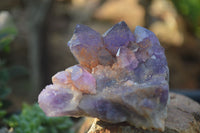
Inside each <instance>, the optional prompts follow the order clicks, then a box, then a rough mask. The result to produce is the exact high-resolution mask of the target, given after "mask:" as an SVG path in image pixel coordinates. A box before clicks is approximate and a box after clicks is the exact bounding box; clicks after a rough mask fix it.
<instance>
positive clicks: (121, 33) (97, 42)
mask: <svg viewBox="0 0 200 133" xmlns="http://www.w3.org/2000/svg"><path fill="white" fill-rule="evenodd" d="M68 45H69V47H70V50H71V52H72V53H73V55H74V56H75V57H76V59H77V60H78V61H79V63H80V64H78V65H75V66H72V67H70V68H67V69H66V70H65V71H61V72H58V73H57V74H56V75H54V76H53V77H52V82H53V85H49V86H47V87H46V88H45V89H44V90H43V91H42V92H41V93H40V95H39V100H38V102H39V105H40V107H41V108H42V109H43V111H44V112H45V113H46V114H47V115H48V116H63V115H68V116H91V117H97V118H99V119H101V120H103V121H107V122H111V123H119V122H128V123H129V124H131V125H134V126H136V127H142V128H146V129H151V128H154V129H159V130H162V131H163V130H164V120H165V119H166V117H167V111H166V110H167V104H168V101H169V85H168V80H169V78H168V76H169V70H168V66H167V60H166V57H165V53H164V48H163V47H162V46H161V45H160V43H159V40H158V39H157V37H156V36H155V34H154V33H153V32H151V31H149V30H147V29H145V28H143V27H140V26H137V27H136V29H135V32H134V34H132V32H131V31H130V29H129V28H128V26H127V25H126V23H125V22H120V23H118V24H116V25H114V26H113V27H112V28H111V29H110V30H108V31H107V32H106V33H105V34H104V35H103V37H102V36H101V35H100V34H99V33H98V32H96V31H94V30H92V29H90V28H89V27H87V26H84V25H78V26H77V27H76V29H75V31H74V35H73V36H72V39H71V40H70V41H69V42H68Z"/></svg>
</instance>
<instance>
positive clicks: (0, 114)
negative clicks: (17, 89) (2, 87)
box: [0, 102, 6, 119]
mask: <svg viewBox="0 0 200 133" xmlns="http://www.w3.org/2000/svg"><path fill="white" fill-rule="evenodd" d="M2 106H3V104H2V102H0V119H2V118H3V117H4V116H5V115H6V111H5V110H3V109H2Z"/></svg>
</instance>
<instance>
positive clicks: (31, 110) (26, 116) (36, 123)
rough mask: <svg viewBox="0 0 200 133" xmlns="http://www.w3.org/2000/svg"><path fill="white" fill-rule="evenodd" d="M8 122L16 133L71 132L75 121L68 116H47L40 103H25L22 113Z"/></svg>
mask: <svg viewBox="0 0 200 133" xmlns="http://www.w3.org/2000/svg"><path fill="white" fill-rule="evenodd" d="M7 123H8V125H9V126H10V127H13V128H14V131H15V133H71V131H70V127H71V126H72V125H73V122H72V121H71V120H70V118H68V117H47V116H46V115H45V114H44V112H43V111H42V110H41V109H40V107H39V106H38V104H35V105H33V106H29V105H27V104H24V105H23V109H22V113H21V114H20V115H14V116H12V117H11V118H10V119H9V120H7Z"/></svg>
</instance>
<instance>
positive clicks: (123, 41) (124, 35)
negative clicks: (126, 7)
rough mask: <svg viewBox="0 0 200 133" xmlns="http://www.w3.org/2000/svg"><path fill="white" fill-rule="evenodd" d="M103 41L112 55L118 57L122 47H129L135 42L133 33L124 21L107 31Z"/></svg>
mask: <svg viewBox="0 0 200 133" xmlns="http://www.w3.org/2000/svg"><path fill="white" fill-rule="evenodd" d="M103 39H104V45H105V46H106V48H107V49H108V50H109V51H110V52H111V53H112V55H116V53H117V50H118V49H119V48H120V47H121V46H127V45H128V44H129V42H130V41H134V40H135V38H134V36H133V34H132V32H131V31H130V29H129V28H128V26H127V24H126V23H125V22H124V21H122V22H119V23H117V24H116V25H114V26H113V27H112V28H110V29H109V30H108V31H106V33H104V35H103Z"/></svg>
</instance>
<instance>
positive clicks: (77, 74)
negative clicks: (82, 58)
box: [66, 65, 96, 94]
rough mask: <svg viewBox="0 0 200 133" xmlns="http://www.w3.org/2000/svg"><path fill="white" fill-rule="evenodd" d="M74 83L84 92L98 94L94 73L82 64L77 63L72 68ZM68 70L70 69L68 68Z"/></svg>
mask: <svg viewBox="0 0 200 133" xmlns="http://www.w3.org/2000/svg"><path fill="white" fill-rule="evenodd" d="M70 69H71V70H70V71H71V80H72V82H73V85H74V86H75V87H76V88H77V89H78V90H79V91H81V92H82V93H87V94H96V80H95V78H94V77H93V75H92V74H90V73H89V72H88V71H87V70H85V69H84V68H82V67H81V66H78V65H75V66H73V67H71V68H70ZM66 71H68V70H67V69H66Z"/></svg>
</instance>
